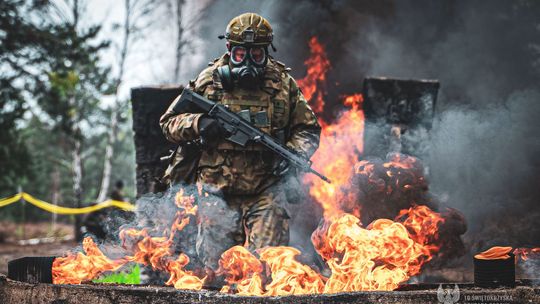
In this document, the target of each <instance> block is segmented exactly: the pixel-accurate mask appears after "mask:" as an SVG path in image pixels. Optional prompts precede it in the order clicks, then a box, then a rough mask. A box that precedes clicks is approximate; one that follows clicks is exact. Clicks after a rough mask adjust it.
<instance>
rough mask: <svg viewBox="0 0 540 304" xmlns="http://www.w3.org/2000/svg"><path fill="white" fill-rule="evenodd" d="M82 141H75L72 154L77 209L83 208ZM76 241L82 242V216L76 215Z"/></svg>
mask: <svg viewBox="0 0 540 304" xmlns="http://www.w3.org/2000/svg"><path fill="white" fill-rule="evenodd" d="M81 144H82V143H81V140H80V139H79V138H77V139H75V144H74V148H73V151H72V153H71V156H72V161H73V164H72V166H73V194H74V197H75V207H76V208H81V206H82V174H83V172H82V171H83V168H82V158H81ZM74 229H75V232H74V234H75V240H77V241H82V233H81V215H75V227H74Z"/></svg>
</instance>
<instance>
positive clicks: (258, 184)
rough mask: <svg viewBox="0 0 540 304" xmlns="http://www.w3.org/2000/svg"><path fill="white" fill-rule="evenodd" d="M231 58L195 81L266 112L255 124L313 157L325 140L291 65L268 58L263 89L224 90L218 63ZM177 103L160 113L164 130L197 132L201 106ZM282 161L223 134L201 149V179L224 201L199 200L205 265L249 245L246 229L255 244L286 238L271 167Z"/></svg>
mask: <svg viewBox="0 0 540 304" xmlns="http://www.w3.org/2000/svg"><path fill="white" fill-rule="evenodd" d="M228 60H229V55H228V54H225V55H223V56H222V57H220V58H218V59H216V60H214V62H212V63H211V64H210V67H208V68H206V69H205V70H203V71H202V72H201V73H200V75H199V76H198V77H197V78H196V79H195V80H194V81H191V82H190V84H189V88H190V89H192V90H194V91H195V92H196V93H198V94H201V95H203V96H205V97H207V98H208V99H210V100H213V101H215V102H219V103H221V104H224V105H227V106H228V107H229V109H231V110H232V111H234V112H239V111H241V110H249V112H250V115H251V117H252V118H253V117H254V116H256V115H265V116H266V117H265V118H264V119H258V120H257V119H255V122H254V125H255V126H257V127H258V128H260V129H261V130H263V131H265V132H267V133H269V134H271V135H272V136H273V137H275V138H277V139H278V140H281V141H282V142H284V143H286V145H287V146H288V147H290V148H292V149H294V150H295V151H297V152H298V153H301V154H303V155H305V156H306V157H311V155H312V154H313V153H314V152H315V150H316V149H317V147H318V145H319V136H320V126H319V124H318V122H317V119H316V117H315V114H314V113H313V111H312V110H311V108H310V107H309V105H308V104H307V102H306V100H305V98H304V96H303V95H302V93H301V92H300V90H299V88H298V86H297V84H296V82H295V80H294V79H293V78H292V77H291V76H290V75H289V74H288V69H286V68H285V66H284V65H283V64H281V63H280V62H278V61H275V60H274V59H272V58H269V61H268V63H267V65H266V67H265V70H264V75H263V82H262V85H261V86H260V88H259V89H256V90H245V89H242V88H239V87H238V88H234V89H233V90H231V91H225V90H224V89H223V86H222V84H221V83H220V80H219V77H218V76H217V75H216V69H217V68H218V67H220V66H222V65H226V64H228ZM174 104H175V102H173V104H172V105H171V107H170V108H169V109H168V110H167V112H166V113H165V114H164V115H163V116H162V117H161V119H160V125H161V128H162V129H163V132H164V134H165V136H166V137H167V139H168V140H170V141H172V142H175V143H181V142H185V141H190V140H195V139H197V138H198V137H199V134H198V121H199V119H200V117H201V116H202V114H175V113H174V111H173V107H174ZM280 161H281V159H280V158H279V157H277V156H275V155H274V154H273V153H272V152H270V151H267V150H266V149H265V148H264V147H262V146H261V145H259V144H250V145H248V146H247V147H241V146H238V145H236V144H233V143H231V142H228V141H226V140H225V139H223V140H221V141H220V142H219V143H218V145H217V148H215V149H207V150H205V151H203V152H202V155H201V158H200V160H199V163H198V166H197V170H196V177H195V180H196V182H198V183H202V184H205V185H211V186H212V187H213V188H214V189H216V190H219V192H220V193H222V194H223V198H224V201H225V202H226V203H223V202H219V200H218V199H216V200H215V201H210V202H206V203H201V204H202V205H201V206H200V209H199V216H200V220H199V234H198V240H197V252H198V254H199V255H200V256H202V257H201V258H202V259H203V261H204V262H205V264H206V265H207V266H209V267H211V268H214V269H215V267H216V266H217V260H218V259H219V256H220V255H221V253H222V252H223V251H224V250H226V249H228V248H229V247H231V246H233V245H243V244H244V243H245V241H246V235H245V234H246V233H247V244H248V247H249V248H250V249H257V248H261V247H265V246H277V245H287V244H288V233H289V231H288V218H289V217H288V215H287V213H286V211H285V210H284V209H283V207H282V204H283V203H284V202H285V198H284V195H283V191H282V186H281V185H280V183H279V181H280V179H281V177H280V176H277V175H274V174H273V172H274V170H275V169H276V167H277V166H278V164H279V162H280ZM171 166H172V167H174V163H173V164H172V165H171ZM245 230H247V232H245Z"/></svg>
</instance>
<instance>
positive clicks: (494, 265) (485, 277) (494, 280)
mask: <svg viewBox="0 0 540 304" xmlns="http://www.w3.org/2000/svg"><path fill="white" fill-rule="evenodd" d="M508 255H509V256H510V257H509V258H506V259H494V260H484V259H477V258H474V285H476V286H478V287H482V288H496V287H515V286H516V263H515V260H516V258H515V256H514V254H513V253H511V252H510V253H508Z"/></svg>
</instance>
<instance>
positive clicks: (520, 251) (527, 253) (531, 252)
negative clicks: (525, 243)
mask: <svg viewBox="0 0 540 304" xmlns="http://www.w3.org/2000/svg"><path fill="white" fill-rule="evenodd" d="M514 255H515V256H516V257H518V258H519V259H521V260H522V261H527V260H528V259H529V258H531V257H534V258H540V247H536V248H516V249H515V250H514Z"/></svg>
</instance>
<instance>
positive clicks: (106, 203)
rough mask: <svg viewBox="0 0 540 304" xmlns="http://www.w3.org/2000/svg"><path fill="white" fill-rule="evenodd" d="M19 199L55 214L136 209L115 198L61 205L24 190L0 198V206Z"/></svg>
mask: <svg viewBox="0 0 540 304" xmlns="http://www.w3.org/2000/svg"><path fill="white" fill-rule="evenodd" d="M21 199H23V200H25V201H27V202H29V203H30V204H32V205H34V206H36V207H38V208H41V209H43V210H45V211H48V212H51V213H57V214H84V213H90V212H94V211H98V210H101V209H103V208H107V207H117V208H120V209H123V210H126V211H135V209H137V207H136V206H135V205H133V204H131V203H128V202H121V201H116V200H106V201H104V202H102V203H99V204H96V205H93V206H88V207H82V208H70V207H62V206H58V205H53V204H51V203H47V202H44V201H42V200H40V199H37V198H35V197H33V196H31V195H30V194H28V193H25V192H21V193H18V194H15V195H14V196H12V197H8V198H4V199H1V200H0V208H1V207H4V206H7V205H10V204H13V203H15V202H17V201H19V200H21Z"/></svg>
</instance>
